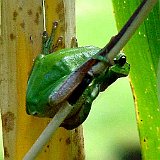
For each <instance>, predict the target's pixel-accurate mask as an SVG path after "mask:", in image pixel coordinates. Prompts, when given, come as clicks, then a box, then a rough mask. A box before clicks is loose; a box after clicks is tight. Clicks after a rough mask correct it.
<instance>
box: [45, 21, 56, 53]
mask: <svg viewBox="0 0 160 160" xmlns="http://www.w3.org/2000/svg"><path fill="white" fill-rule="evenodd" d="M57 27H58V22H57V21H55V22H53V26H52V31H51V35H50V36H49V37H48V33H47V31H45V30H44V31H43V35H42V54H45V55H46V54H49V53H51V52H50V51H51V50H52V44H53V41H54V38H55V32H56V29H57Z"/></svg>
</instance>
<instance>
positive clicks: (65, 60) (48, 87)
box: [26, 46, 100, 105]
mask: <svg viewBox="0 0 160 160" xmlns="http://www.w3.org/2000/svg"><path fill="white" fill-rule="evenodd" d="M99 50H100V49H99V48H98V47H94V46H87V47H78V48H71V49H62V50H59V51H56V52H54V53H51V54H48V55H39V57H38V58H37V59H36V60H35V63H34V67H33V69H32V72H31V74H30V77H29V80H28V88H27V97H26V99H27V104H28V105H29V103H30V104H37V105H41V104H42V103H48V102H45V101H46V99H47V97H49V95H50V94H51V92H54V91H55V92H56V90H58V88H59V87H60V86H61V84H63V82H64V81H65V80H66V79H67V77H68V76H69V75H70V73H72V72H73V71H74V70H75V69H76V68H78V67H79V66H81V65H82V64H83V63H85V62H86V61H87V60H88V59H90V58H91V57H92V56H93V55H95V54H96V53H97V52H98V51H99ZM43 105H45V104H43Z"/></svg>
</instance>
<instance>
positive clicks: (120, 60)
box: [114, 55, 126, 66]
mask: <svg viewBox="0 0 160 160" xmlns="http://www.w3.org/2000/svg"><path fill="white" fill-rule="evenodd" d="M114 63H115V64H118V65H120V66H123V65H124V64H125V63H126V56H125V55H120V56H119V57H118V58H115V59H114Z"/></svg>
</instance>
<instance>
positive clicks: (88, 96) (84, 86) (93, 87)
mask: <svg viewBox="0 0 160 160" xmlns="http://www.w3.org/2000/svg"><path fill="white" fill-rule="evenodd" d="M57 25H58V23H57V22H55V23H54V24H53V29H52V32H51V36H50V37H48V36H47V33H46V32H44V33H43V37H42V51H41V53H40V54H39V55H38V56H37V57H36V59H35V61H34V65H33V68H32V71H31V73H30V76H29V79H28V86H27V93H26V111H27V113H28V114H29V115H33V116H38V117H50V118H51V117H53V116H54V115H55V114H56V113H57V111H58V110H59V109H60V107H62V105H63V102H64V101H67V102H68V104H70V105H72V106H73V109H72V111H71V113H70V114H69V115H68V116H67V118H66V119H65V120H64V122H63V123H62V124H61V126H62V127H64V128H66V129H69V130H70V129H74V128H76V127H78V126H79V125H80V124H82V123H83V122H84V121H85V119H86V118H87V116H88V114H89V112H90V109H91V105H92V102H93V101H94V100H95V98H96V97H97V96H98V94H99V92H102V91H104V90H105V89H106V88H107V87H108V86H109V85H111V84H112V83H113V82H115V81H116V80H117V79H118V78H120V77H125V76H127V75H128V73H129V70H130V66H129V64H128V63H127V62H126V56H125V55H124V54H122V53H120V54H118V56H117V57H116V58H115V59H114V65H111V66H110V67H108V66H107V67H106V68H104V69H103V70H102V71H101V74H97V73H94V72H93V71H92V67H93V65H95V62H96V65H97V64H98V63H99V62H103V63H104V64H105V63H108V61H107V58H105V56H104V55H103V56H102V55H99V51H100V48H98V47H95V46H85V47H74V48H67V49H61V50H58V51H55V52H52V51H51V50H52V42H53V39H54V34H55V30H56V28H57ZM75 44H76V43H75ZM93 62H94V63H93Z"/></svg>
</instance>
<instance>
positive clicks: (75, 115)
mask: <svg viewBox="0 0 160 160" xmlns="http://www.w3.org/2000/svg"><path fill="white" fill-rule="evenodd" d="M98 94H99V84H92V85H90V86H89V87H88V88H87V89H86V90H85V91H84V92H83V94H82V95H81V97H80V98H79V99H78V100H77V102H76V103H75V104H73V105H74V106H75V107H74V108H73V110H72V111H71V113H70V114H69V116H68V117H67V118H66V119H65V120H64V122H63V123H62V124H61V127H64V128H66V129H68V130H71V129H74V128H76V127H78V126H79V125H81V124H82V123H83V122H84V121H85V120H86V118H87V117H88V115H89V112H90V109H91V105H92V102H93V101H94V100H95V98H96V97H97V96H98Z"/></svg>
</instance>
